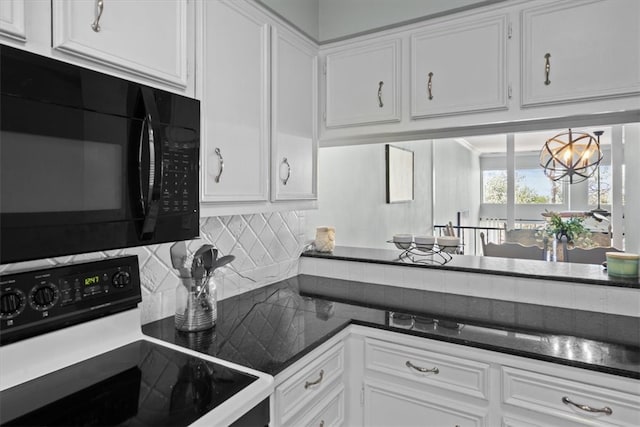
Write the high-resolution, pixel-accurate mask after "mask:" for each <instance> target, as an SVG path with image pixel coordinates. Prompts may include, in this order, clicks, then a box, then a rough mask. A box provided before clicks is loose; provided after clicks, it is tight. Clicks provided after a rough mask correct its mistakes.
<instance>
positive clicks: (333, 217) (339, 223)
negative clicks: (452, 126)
mask: <svg viewBox="0 0 640 427" xmlns="http://www.w3.org/2000/svg"><path fill="white" fill-rule="evenodd" d="M393 145H395V146H398V147H403V148H407V149H410V150H413V151H414V156H415V157H414V176H415V179H414V189H415V199H414V200H413V201H412V202H407V203H394V204H387V203H386V192H385V188H386V187H385V186H386V178H385V170H386V169H385V152H384V144H371V145H369V144H367V145H357V146H345V147H325V148H320V150H319V155H318V162H319V168H318V210H316V211H308V212H306V217H305V223H306V230H307V231H306V234H307V237H308V238H309V239H313V238H314V237H315V228H316V227H317V226H323V225H325V226H326V225H329V226H335V227H336V244H337V245H339V246H357V247H371V248H376V247H377V248H386V249H390V248H391V245H390V244H389V243H386V241H387V240H390V239H391V238H392V237H393V235H394V234H398V233H412V234H431V227H432V214H431V195H432V193H431V170H432V167H431V164H432V163H431V145H432V143H431V142H430V141H416V142H407V143H397V144H393Z"/></svg>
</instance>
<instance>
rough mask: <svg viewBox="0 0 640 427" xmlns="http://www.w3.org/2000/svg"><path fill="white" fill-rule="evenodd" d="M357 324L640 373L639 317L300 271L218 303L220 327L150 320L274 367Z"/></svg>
mask: <svg viewBox="0 0 640 427" xmlns="http://www.w3.org/2000/svg"><path fill="white" fill-rule="evenodd" d="M350 324H358V325H363V326H369V327H374V328H380V329H385V330H390V331H395V332H401V333H406V334H411V335H415V336H420V337H424V338H429V339H435V340H440V341H447V342H451V343H455V344H461V345H465V346H472V347H477V348H483V349H487V350H493V351H498V352H502V353H507V354H512V355H517V356H523V357H528V358H532V359H538V360H544V361H549V362H553V363H559V364H564V365H569V366H574V367H579V368H584V369H589V370H594V371H599V372H605V373H609V374H614V375H620V376H624V377H630V378H636V379H640V318H637V317H629V316H616V315H610V314H604V313H595V312H587V311H579V310H569V309H562V308H556V307H545V306H539V305H533V304H523V303H515V302H508V301H499V300H492V299H487V298H478V297H468V296H461V295H452V294H442V293H437V292H429V291H421V290H415V289H402V288H396V287H390V286H383V285H375V284H369V283H362V282H353V281H348V280H338V279H330V278H325V277H317V276H309V275H299V276H296V277H293V278H291V279H288V280H284V281H281V282H278V283H275V284H272V285H269V286H266V287H263V288H260V289H256V290H254V291H251V292H247V293H245V294H241V295H237V296H235V297H232V298H229V299H225V300H223V301H220V302H219V303H218V321H217V324H216V326H215V328H214V329H211V330H209V331H203V332H196V333H185V332H178V331H176V329H175V328H174V324H173V317H168V318H165V319H162V320H159V321H156V322H153V323H149V324H147V325H144V326H143V332H144V333H145V334H147V335H150V336H153V337H156V338H160V339H163V340H165V341H168V342H172V343H175V344H178V345H181V346H184V347H187V348H191V349H193V350H196V351H200V352H203V353H206V354H209V355H212V356H214V357H218V358H221V359H224V360H228V361H230V362H234V363H238V364H240V365H243V366H247V367H250V368H253V369H256V370H259V371H262V372H266V373H269V374H271V375H277V374H278V373H280V372H282V371H283V370H284V369H285V368H286V367H288V366H290V365H291V364H293V363H294V362H295V361H297V360H299V359H300V358H301V357H303V356H304V355H305V354H307V353H309V352H310V351H312V350H313V349H315V348H317V347H318V346H319V345H321V344H322V343H324V342H325V341H326V340H328V339H329V338H331V337H332V336H334V335H335V334H337V333H338V332H340V331H341V330H342V329H344V328H346V327H347V326H348V325H350Z"/></svg>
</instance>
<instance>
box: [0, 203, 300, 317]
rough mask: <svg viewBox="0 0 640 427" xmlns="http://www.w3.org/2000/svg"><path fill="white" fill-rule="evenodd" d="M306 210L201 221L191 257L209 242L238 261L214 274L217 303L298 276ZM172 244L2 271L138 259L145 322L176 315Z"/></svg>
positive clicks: (52, 260)
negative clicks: (113, 258)
mask: <svg viewBox="0 0 640 427" xmlns="http://www.w3.org/2000/svg"><path fill="white" fill-rule="evenodd" d="M304 220H305V216H304V211H288V212H273V213H263V214H252V215H233V216H219V217H208V218H201V219H200V238H199V239H195V240H191V241H188V242H187V247H188V249H189V253H193V252H194V251H195V250H197V249H198V248H199V247H200V246H201V245H203V244H205V243H211V244H212V245H214V246H215V247H216V248H217V249H218V250H219V256H223V255H228V254H232V255H234V256H235V257H236V259H235V260H234V261H233V262H232V263H230V264H227V266H225V267H222V268H220V269H218V270H216V274H215V276H214V278H215V280H216V283H217V287H218V299H225V298H229V297H231V296H233V295H237V294H240V293H243V292H247V291H250V290H252V289H256V288H259V287H261V286H265V285H268V284H270V283H273V282H277V281H279V280H283V279H286V278H289V277H292V276H295V275H296V274H298V258H299V256H300V253H301V252H302V250H303V249H304V246H305V245H306V243H307V242H305V221H304ZM171 244H172V243H164V244H160V245H151V246H141V247H136V248H127V249H120V250H113V251H105V252H96V253H89V254H81V255H74V256H66V257H58V258H49V259H43V260H36V261H28V262H21V263H15V264H4V265H1V266H0V273H2V272H7V271H11V270H16V269H23V268H37V267H44V266H48V265H56V264H61V263H67V262H74V261H81V260H91V259H97V258H101V257H106V256H114V255H125V254H127V255H134V254H135V255H138V261H139V263H140V274H141V283H142V323H148V322H152V321H154V320H158V319H161V318H163V317H167V316H170V315H173V314H174V311H175V288H176V286H177V285H178V284H179V277H178V274H177V271H175V270H174V269H173V268H172V267H171V259H170V256H169V248H170V247H171Z"/></svg>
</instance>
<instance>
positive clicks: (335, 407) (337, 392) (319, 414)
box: [285, 384, 344, 427]
mask: <svg viewBox="0 0 640 427" xmlns="http://www.w3.org/2000/svg"><path fill="white" fill-rule="evenodd" d="M343 423H344V386H343V385H342V384H339V385H338V387H335V389H333V390H331V392H330V393H329V394H328V395H327V396H326V397H325V398H324V399H322V400H321V401H320V403H318V404H317V405H315V406H313V407H312V408H311V409H309V410H308V411H307V412H305V413H303V414H302V415H301V416H300V417H299V418H297V419H296V420H292V421H291V422H290V423H287V424H285V426H291V427H299V426H305V427H336V426H341V425H342V424H343Z"/></svg>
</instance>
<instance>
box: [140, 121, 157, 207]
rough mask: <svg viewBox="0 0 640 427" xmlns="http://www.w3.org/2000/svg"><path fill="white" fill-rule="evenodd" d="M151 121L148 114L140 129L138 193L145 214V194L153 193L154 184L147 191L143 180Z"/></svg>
mask: <svg viewBox="0 0 640 427" xmlns="http://www.w3.org/2000/svg"><path fill="white" fill-rule="evenodd" d="M150 121H151V116H149V115H148V114H147V115H146V116H145V117H144V120H143V121H142V129H141V130H140V143H139V145H138V188H139V193H138V194H140V199H139V200H138V202H139V204H140V210H141V212H142V214H143V215H144V214H146V212H147V200H146V198H145V195H146V194H149V195H151V192H152V191H153V187H152V185H150V186H149V189H148V190H147V191H145V188H144V183H143V180H142V178H143V177H144V175H145V174H146V173H145V171H144V170H143V165H144V163H143V159H142V156H143V154H144V151H143V146H144V143H145V136H147V139H148V138H152V135H151V132H150V130H149V127H150V126H151V124H150Z"/></svg>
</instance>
